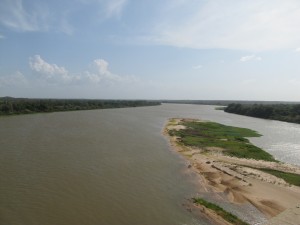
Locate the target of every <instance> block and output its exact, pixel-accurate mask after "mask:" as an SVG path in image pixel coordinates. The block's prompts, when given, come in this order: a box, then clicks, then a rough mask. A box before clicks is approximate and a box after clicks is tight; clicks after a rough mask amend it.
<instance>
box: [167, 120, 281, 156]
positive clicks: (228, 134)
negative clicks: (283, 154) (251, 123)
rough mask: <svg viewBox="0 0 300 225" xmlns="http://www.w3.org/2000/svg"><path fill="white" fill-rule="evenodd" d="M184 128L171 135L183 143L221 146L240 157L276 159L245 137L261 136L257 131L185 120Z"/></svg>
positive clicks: (228, 153) (170, 132) (226, 152)
mask: <svg viewBox="0 0 300 225" xmlns="http://www.w3.org/2000/svg"><path fill="white" fill-rule="evenodd" d="M180 124H182V125H184V126H185V127H186V129H182V130H178V131H176V130H171V131H169V134H170V135H175V136H178V137H180V141H181V143H183V144H184V145H187V146H195V147H200V148H204V149H205V148H206V147H220V148H222V149H224V151H223V153H224V154H225V155H229V156H234V157H238V158H252V159H256V160H265V161H275V160H274V158H273V156H272V155H270V154H269V153H267V152H265V151H264V150H262V149H261V148H258V147H256V146H254V145H252V144H251V143H250V142H249V140H248V139H246V138H245V137H259V136H261V135H260V134H258V133H257V132H256V131H253V130H250V129H246V128H238V127H232V126H226V125H222V124H218V123H214V122H199V121H183V122H182V123H180Z"/></svg>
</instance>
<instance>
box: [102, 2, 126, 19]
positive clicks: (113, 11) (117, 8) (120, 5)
mask: <svg viewBox="0 0 300 225" xmlns="http://www.w3.org/2000/svg"><path fill="white" fill-rule="evenodd" d="M126 3H127V0H113V1H112V0H109V1H107V3H106V10H105V11H106V16H107V17H108V18H110V17H114V16H117V17H119V16H120V15H121V13H122V11H123V9H124V7H125V5H126Z"/></svg>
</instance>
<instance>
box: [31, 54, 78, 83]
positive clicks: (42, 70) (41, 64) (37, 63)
mask: <svg viewBox="0 0 300 225" xmlns="http://www.w3.org/2000/svg"><path fill="white" fill-rule="evenodd" d="M29 65H30V68H31V69H32V70H33V71H35V72H36V73H37V74H39V75H40V76H41V78H43V79H46V80H50V81H59V82H60V81H62V82H69V81H71V80H72V79H74V77H72V76H71V75H70V74H69V72H68V71H67V70H66V69H65V68H64V67H59V66H57V65H56V64H49V63H47V62H46V61H44V60H43V59H42V58H41V56H39V55H35V56H33V57H30V59H29Z"/></svg>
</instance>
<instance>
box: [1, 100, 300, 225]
mask: <svg viewBox="0 0 300 225" xmlns="http://www.w3.org/2000/svg"><path fill="white" fill-rule="evenodd" d="M171 117H188V118H199V119H203V120H212V121H216V122H220V123H223V124H227V125H234V126H240V127H247V128H252V129H254V130H257V131H258V132H259V133H261V134H263V137H260V138H252V139H251V141H252V142H253V143H255V144H256V145H258V146H261V147H263V148H264V149H266V150H267V151H268V152H270V153H271V154H273V155H274V156H275V157H276V158H277V159H279V160H282V161H285V162H289V163H294V164H298V165H299V163H300V138H299V137H300V125H296V124H290V123H284V122H277V121H270V120H262V119H256V118H250V117H245V116H239V115H234V114H228V113H224V112H223V111H219V110H214V107H213V106H203V105H176V104H163V105H161V106H153V107H140V108H124V109H105V110H92V111H76V112H57V113H49V114H34V115H20V116H10V117H1V118H0V146H1V147H0V224H5V225H83V224H84V225H121V224H122V225H148V224H149V225H177V224H178V225H183V224H186V225H194V224H195V225H197V224H202V225H208V224H209V222H208V221H206V220H205V219H203V220H196V219H195V218H194V216H193V215H192V214H191V213H190V212H188V211H187V210H186V209H185V208H184V207H183V206H182V204H183V203H184V202H185V199H187V198H190V197H192V196H193V194H194V193H195V192H196V185H195V184H194V183H193V175H192V174H187V173H185V172H184V171H186V164H185V162H184V160H183V159H182V158H181V157H180V156H178V155H177V154H174V152H172V151H171V149H170V146H169V144H168V141H167V140H166V139H165V138H164V137H163V136H162V134H161V132H162V129H163V127H164V124H165V123H166V122H167V120H168V118H171Z"/></svg>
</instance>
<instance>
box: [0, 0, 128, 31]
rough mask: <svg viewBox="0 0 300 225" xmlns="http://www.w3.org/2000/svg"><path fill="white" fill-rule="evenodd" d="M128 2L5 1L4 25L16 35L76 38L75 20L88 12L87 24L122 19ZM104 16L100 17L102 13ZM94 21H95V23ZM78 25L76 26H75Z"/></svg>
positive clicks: (0, 9)
mask: <svg viewBox="0 0 300 225" xmlns="http://www.w3.org/2000/svg"><path fill="white" fill-rule="evenodd" d="M127 1H128V0H77V1H74V2H73V3H71V2H70V3H68V1H66V2H63V3H62V4H55V3H54V4H53V3H52V2H51V1H48V2H47V1H25V0H1V1H0V25H3V26H5V27H7V28H9V29H11V30H14V31H19V32H20V31H21V32H30V31H55V32H63V33H66V34H73V32H74V30H75V28H74V27H73V26H74V24H73V23H72V22H73V21H72V18H74V16H76V15H77V14H80V13H81V10H82V11H84V12H85V13H86V11H87V10H88V11H89V12H90V15H92V16H90V15H87V16H86V18H87V22H88V23H94V22H95V18H96V17H95V15H96V14H97V12H98V14H97V18H96V21H97V20H98V22H99V21H101V22H102V21H103V20H106V19H110V18H114V17H120V16H121V15H122V12H123V10H124V7H125V5H126V3H127ZM99 12H100V13H99ZM92 19H93V21H91V20H92ZM75 25H76V24H75Z"/></svg>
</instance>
